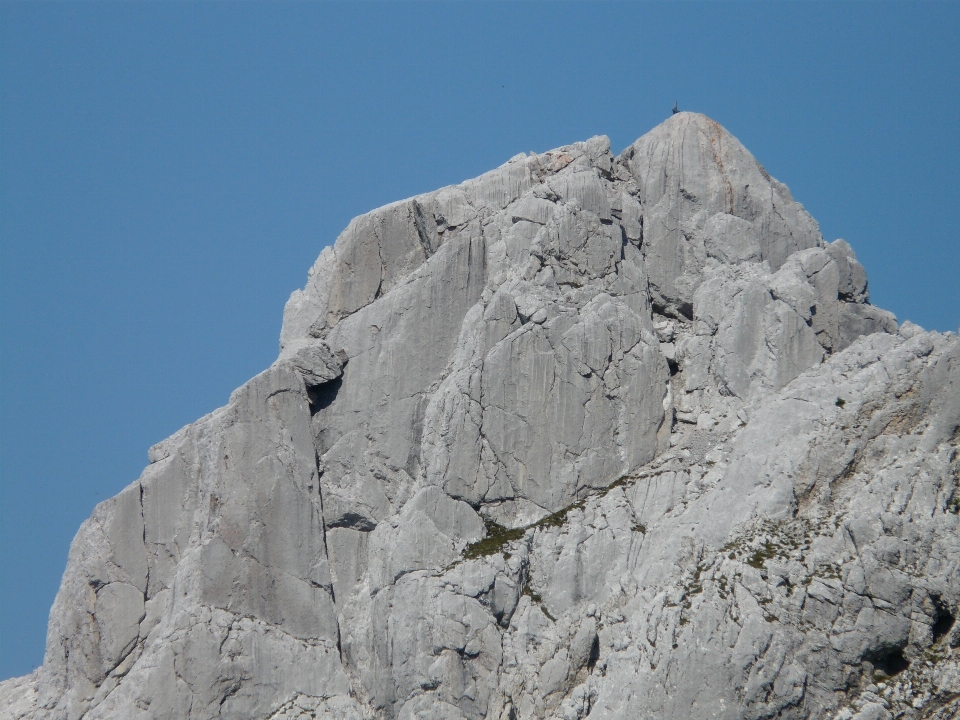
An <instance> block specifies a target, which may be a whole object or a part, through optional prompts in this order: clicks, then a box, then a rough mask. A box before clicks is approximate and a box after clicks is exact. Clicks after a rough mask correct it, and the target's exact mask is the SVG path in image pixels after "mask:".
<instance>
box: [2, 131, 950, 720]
mask: <svg viewBox="0 0 960 720" xmlns="http://www.w3.org/2000/svg"><path fill="white" fill-rule="evenodd" d="M958 426H960V341H958V339H957V337H956V336H955V335H953V334H951V333H946V334H938V333H928V332H924V331H923V330H922V329H921V328H919V327H917V326H915V325H913V324H911V323H904V325H903V326H902V327H898V325H897V322H896V320H895V318H894V317H893V316H892V315H891V314H890V313H887V312H885V311H883V310H880V309H878V308H875V307H873V306H871V305H870V304H869V301H868V293H867V280H866V275H865V273H864V271H863V268H862V267H861V266H860V264H859V263H858V262H857V261H856V257H855V255H854V252H853V250H852V249H851V248H850V246H849V245H848V244H847V243H845V242H844V241H842V240H837V241H835V242H833V243H830V244H827V243H825V242H824V241H823V239H822V238H821V236H820V232H819V230H818V228H817V225H816V222H815V221H814V220H813V219H812V218H811V217H810V215H809V214H808V213H807V212H806V211H805V210H804V209H803V207H802V206H801V205H799V204H797V203H796V202H794V200H793V199H792V197H791V195H790V192H789V190H788V189H787V188H786V186H784V185H783V184H781V183H779V182H777V181H776V180H774V179H773V178H771V177H770V176H769V175H768V174H767V173H766V171H765V170H764V169H763V168H762V167H761V166H760V165H759V164H758V163H757V162H756V160H755V159H754V158H753V157H752V156H751V155H750V154H749V153H748V152H747V151H746V149H744V148H743V147H742V146H741V145H740V144H739V142H737V140H736V139H735V138H734V137H733V136H731V135H730V134H729V133H728V132H727V131H726V130H724V129H723V128H721V127H720V126H719V125H718V124H717V123H715V122H713V121H712V120H709V119H708V118H705V117H703V116H701V115H696V114H693V113H679V114H677V115H675V116H674V117H672V118H671V119H670V120H668V121H667V122H665V123H663V124H662V125H660V126H659V127H657V128H655V129H654V130H653V131H651V132H650V133H648V134H647V135H645V136H644V137H642V138H641V139H640V140H638V141H637V142H636V143H634V144H633V145H631V146H630V147H628V148H627V149H626V150H625V151H624V152H623V153H622V154H621V155H620V156H619V157H614V156H613V155H612V154H611V152H610V148H609V143H608V141H607V140H606V139H605V138H593V139H591V140H589V141H587V142H584V143H577V144H575V145H571V146H567V147H564V148H560V149H558V150H554V151H552V152H548V153H543V154H540V155H533V154H531V155H529V156H527V155H519V156H517V157H515V158H513V159H512V160H510V161H509V162H508V163H506V164H505V165H503V166H501V167H500V168H497V169H496V170H494V171H492V172H490V173H487V174H486V175H483V176H481V177H479V178H477V179H475V180H471V181H468V182H465V183H463V184H461V185H458V186H454V187H448V188H443V189H442V190H439V191H437V192H434V193H430V194H426V195H421V196H418V197H416V198H413V199H411V200H407V201H403V202H399V203H395V204H393V205H389V206H386V207H383V208H380V209H378V210H375V211H373V212H371V213H368V214H367V215H364V216H361V217H359V218H357V219H355V220H354V221H353V222H352V223H351V224H350V226H349V227H348V228H347V229H346V230H345V231H344V232H343V234H342V235H341V236H340V238H338V240H337V242H336V244H335V245H333V246H332V247H328V248H326V249H325V250H324V251H323V252H322V253H321V255H320V258H319V259H318V261H317V263H316V265H314V267H313V268H312V270H311V271H310V275H309V279H308V282H307V286H306V287H305V288H304V289H303V290H302V291H296V292H294V294H293V295H292V296H291V298H290V301H289V302H288V304H287V307H286V310H285V313H284V325H283V331H282V336H281V352H280V357H279V359H278V360H277V361H276V363H274V365H273V366H271V367H270V368H269V369H268V370H266V371H265V372H264V373H262V374H261V375H258V376H257V377H255V378H254V379H253V380H251V381H250V382H249V383H247V384H246V385H244V386H243V387H242V388H240V389H239V390H237V391H236V392H235V393H234V394H233V396H232V397H231V399H230V402H229V404H228V405H227V406H226V407H224V408H221V409H220V410H217V411H216V412H214V413H212V414H211V415H208V416H207V417H205V418H202V419H201V420H199V421H197V422H196V423H194V424H193V425H190V426H188V427H186V428H184V429H183V430H181V431H180V432H178V433H177V434H175V435H174V436H172V437H171V438H169V439H168V440H165V441H164V442H162V443H160V444H159V445H157V446H155V447H154V448H152V449H151V451H150V461H151V464H150V465H149V466H148V467H147V469H146V470H145V471H144V473H143V475H142V476H141V478H140V479H139V480H138V481H137V482H135V483H134V484H132V485H131V486H129V487H128V488H127V489H126V490H124V491H123V492H122V493H121V494H120V495H118V496H117V497H115V498H112V499H111V500H108V501H106V502H105V503H102V504H101V505H99V506H98V507H97V509H96V511H95V512H94V515H93V517H91V518H90V520H88V521H87V522H86V523H84V525H83V526H82V527H81V529H80V532H79V533H78V535H77V538H76V539H75V541H74V543H73V546H72V549H71V553H70V560H69V563H68V567H67V571H66V573H65V575H64V579H63V583H62V585H61V589H60V592H59V594H58V596H57V600H56V603H55V605H54V607H53V609H52V611H51V616H50V625H49V631H48V638H47V652H46V657H45V660H44V664H43V666H42V667H41V668H39V669H38V670H37V672H36V673H34V674H33V675H30V676H27V677H25V678H17V679H14V680H9V681H7V682H5V683H2V684H0V717H3V718H16V719H18V720H19V719H21V718H35V719H37V720H40V719H41V718H42V719H48V718H49V719H51V720H52V719H54V718H56V719H57V720H60V719H65V720H79V719H80V718H87V719H93V718H124V719H132V720H133V719H138V718H142V719H144V720H146V719H147V718H189V719H190V720H199V719H200V718H204V719H205V718H272V719H274V720H281V719H282V720H293V719H295V718H296V719H297V720H301V719H305V718H331V719H333V718H337V719H340V718H343V719H346V718H364V719H370V720H373V719H378V720H379V719H381V718H401V719H413V718H425V719H426V718H434V719H436V720H440V719H441V718H442V719H444V720H460V719H464V720H465V719H471V720H473V719H480V718H487V719H491V720H493V719H496V720H520V719H523V720H527V719H534V718H563V719H564V720H572V719H575V718H585V717H589V718H593V719H600V718H623V717H637V718H640V717H649V718H664V719H666V718H680V717H682V718H688V719H690V720H695V719H697V718H729V719H731V720H733V719H735V718H736V719H740V718H742V719H747V718H750V719H751V720H752V719H760V718H798V719H799V718H809V719H813V718H829V717H837V718H840V719H842V720H850V719H851V718H855V719H856V720H868V719H875V718H892V717H908V718H937V719H941V720H942V719H945V718H948V717H955V716H956V715H957V713H958V712H960V705H958V703H960V665H958V658H960V653H958V651H957V649H956V648H957V646H958V645H960V628H958V627H957V626H956V625H955V623H954V619H955V618H956V616H957V612H958V605H960V532H958V530H960V528H958V524H960V516H958V512H960V490H958V472H960V458H958V432H960V431H958Z"/></svg>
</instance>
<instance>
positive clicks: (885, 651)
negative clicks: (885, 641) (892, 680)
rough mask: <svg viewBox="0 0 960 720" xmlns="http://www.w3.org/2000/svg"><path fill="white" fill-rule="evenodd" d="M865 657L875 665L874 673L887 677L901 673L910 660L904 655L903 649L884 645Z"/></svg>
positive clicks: (864, 657)
mask: <svg viewBox="0 0 960 720" xmlns="http://www.w3.org/2000/svg"><path fill="white" fill-rule="evenodd" d="M863 659H864V660H866V661H867V662H869V663H870V664H871V665H873V670H874V673H875V674H876V673H879V674H882V675H884V676H886V677H894V676H895V675H899V674H900V673H902V672H903V671H904V670H906V669H907V668H908V667H910V661H909V660H907V658H906V657H904V655H903V649H902V648H898V647H883V648H880V649H878V650H874V651H872V652H870V653H867V654H866V655H864V656H863Z"/></svg>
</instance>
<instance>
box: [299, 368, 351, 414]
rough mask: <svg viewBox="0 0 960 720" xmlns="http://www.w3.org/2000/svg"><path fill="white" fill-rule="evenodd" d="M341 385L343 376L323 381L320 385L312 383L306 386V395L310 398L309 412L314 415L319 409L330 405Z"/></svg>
mask: <svg viewBox="0 0 960 720" xmlns="http://www.w3.org/2000/svg"><path fill="white" fill-rule="evenodd" d="M342 385H343V377H338V378H337V379H336V380H331V381H330V382H325V383H323V384H322V385H314V386H313V387H308V388H307V397H308V398H309V399H310V414H311V415H316V414H317V413H318V412H320V411H321V410H324V409H325V408H328V407H330V405H331V404H332V403H333V401H334V400H336V399H337V393H338V392H340V387H341V386H342Z"/></svg>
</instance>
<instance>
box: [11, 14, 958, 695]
mask: <svg viewBox="0 0 960 720" xmlns="http://www.w3.org/2000/svg"><path fill="white" fill-rule="evenodd" d="M958 37H960V3H955V2H950V3H948V2H940V3H931V4H914V3H895V4H890V5H882V4H877V3H852V2H851V3H830V4H827V3H822V4H815V5H808V4H801V3H764V4H759V3H756V4H734V3H715V4H679V3H658V4H641V3H601V2H590V3H573V2H566V3H556V4H550V3H486V2H463V3H454V2H450V3H444V4H441V3H413V2H393V3H387V4H375V3H370V2H356V3H346V2H343V3H341V2H319V3H291V4H279V3H263V4H258V3H253V2H247V3H232V4H220V3H196V4H194V3H181V2H178V3H145V2H138V3H34V2H29V3H28V2H9V1H4V2H2V3H0V59H2V73H0V243H2V245H0V253H2V254H0V303H2V305H0V321H2V326H0V332H2V334H0V343H2V344H0V363H2V364H0V383H2V384H0V392H2V395H0V432H2V434H0V442H2V445H0V483H2V484H0V493H2V495H0V502H2V505H0V523H2V525H0V678H5V677H9V676H12V675H18V674H22V673H26V672H29V671H30V670H32V669H33V668H34V667H35V666H37V665H38V664H39V663H40V662H41V660H42V657H43V644H44V637H45V626H46V619H47V613H48V611H49V608H50V605H51V604H52V602H53V598H54V595H55V593H56V590H57V587H58V585H59V582H60V576H61V573H62V572H63V568H64V566H65V563H66V559H67V551H68V548H69V543H70V541H71V539H72V538H73V535H74V534H75V532H76V530H77V528H78V527H79V525H80V523H81V522H82V521H83V520H84V519H85V518H86V517H88V516H89V514H90V512H91V510H92V509H93V507H94V505H95V504H96V503H97V502H99V501H101V500H104V499H106V498H107V497H109V496H110V495H113V494H115V493H116V492H118V491H119V490H120V489H121V488H122V487H124V486H125V485H127V484H128V483H130V482H131V481H133V480H135V479H136V478H137V476H138V475H139V474H140V471H141V469H142V467H143V466H144V464H145V463H146V450H147V448H148V446H150V445H151V444H153V443H155V442H157V441H158V440H161V439H162V438H164V437H166V436H167V435H169V434H171V433H172V432H174V431H175V430H177V429H178V428H179V427H181V426H182V425H184V424H186V423H189V422H191V421H193V420H195V419H196V418H198V417H200V416H201V415H203V414H205V413H207V412H209V411H211V410H213V409H214V408H216V407H218V406H220V405H222V404H224V403H225V402H226V400H227V398H228V396H229V394H230V392H231V390H233V389H234V388H235V387H237V386H238V385H240V384H241V383H243V382H244V381H245V380H247V379H248V378H249V377H251V376H253V375H254V374H256V373H257V372H259V371H260V370H262V369H263V368H265V367H266V366H267V365H269V364H270V362H271V361H272V360H273V359H274V357H275V355H276V351H277V338H278V335H279V330H280V320H281V312H282V309H283V304H284V302H285V301H286V299H287V297H288V295H289V293H290V292H291V291H292V290H293V289H294V288H297V287H300V286H302V285H303V283H304V281H305V279H306V273H307V269H308V268H309V266H310V265H311V264H312V262H313V260H314V259H315V257H316V256H317V254H318V253H319V252H320V250H321V249H322V248H323V247H324V246H325V245H327V244H329V243H331V242H332V241H333V240H334V239H335V238H336V236H337V234H338V233H339V232H340V230H341V229H342V228H343V227H345V226H346V224H347V222H348V221H349V220H350V218H351V217H353V216H354V215H357V214H359V213H362V212H365V211H367V210H370V209H372V208H374V207H376V206H379V205H382V204H384V203H387V202H390V201H393V200H397V199H400V198H403V197H407V196H410V195H413V194H416V193H419V192H424V191H428V190H432V189H435V188H437V187H440V186H442V185H446V184H450V183H455V182H459V181H461V180H464V179H466V178H469V177H473V176H475V175H477V174H479V173H481V172H483V171H485V170H487V169H490V168H492V167H494V166H496V165H499V164H500V163H502V162H504V161H505V160H507V159H508V158H509V157H511V156H512V155H515V154H516V153H518V152H521V151H530V150H536V151H544V150H548V149H550V148H553V147H556V146H558V145H562V144H566V143H569V142H573V141H576V140H581V139H586V138H588V137H590V136H592V135H597V134H605V135H608V136H609V137H610V138H611V141H612V143H613V146H614V150H615V151H619V150H621V149H622V148H623V147H624V146H626V145H627V144H629V143H630V142H632V141H633V140H634V139H636V138H637V137H638V136H640V135H641V134H643V133H644V132H646V131H647V130H649V129H650V128H652V127H653V126H655V125H656V124H658V123H659V122H661V121H662V120H663V119H665V118H666V117H667V116H668V115H669V113H670V108H671V107H672V106H673V103H674V101H677V102H678V103H679V105H680V108H681V109H684V110H696V111H699V112H703V113H706V114H707V115H709V116H711V117H713V118H714V119H715V120H717V121H719V122H720V123H721V124H723V125H724V126H725V127H726V128H727V129H729V130H730V131H731V132H732V133H733V134H734V135H736V136H737V137H738V138H740V140H741V141H742V142H743V143H744V144H745V145H746V146H747V147H748V148H749V149H750V150H751V151H752V152H753V153H754V155H756V156H757V158H758V159H759V160H760V162H762V163H763V164H764V165H765V166H766V168H767V169H768V170H769V171H770V173H771V174H773V175H774V176H775V177H777V178H778V179H779V180H781V181H783V182H785V183H787V184H788V185H789V186H790V188H791V189H792V191H793V194H794V196H795V197H796V198H797V199H798V200H799V201H800V202H802V203H804V204H805V205H806V207H807V208H808V209H809V210H810V211H811V213H812V214H813V215H814V217H816V218H817V220H818V221H819V222H820V226H821V228H822V230H823V234H824V236H825V237H826V238H827V239H828V240H832V239H833V238H836V237H844V238H846V239H847V240H848V241H849V242H850V243H851V244H852V245H853V247H854V248H855V250H856V252H857V254H858V255H859V257H860V259H861V261H862V262H863V264H864V265H865V266H866V268H867V272H868V275H869V277H870V284H871V291H872V297H873V301H874V303H875V304H877V305H880V306H882V307H884V308H887V309H889V310H892V311H893V312H894V313H896V315H897V316H898V318H900V319H901V320H903V319H911V320H913V321H915V322H918V323H920V324H921V325H923V326H925V327H928V328H935V329H939V330H953V331H956V330H957V326H958V324H960V281H958V276H960V251H958V243H957V210H958V208H960V82H958V77H960V51H958V48H960V43H958V41H957V38H958Z"/></svg>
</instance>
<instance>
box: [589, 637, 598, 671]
mask: <svg viewBox="0 0 960 720" xmlns="http://www.w3.org/2000/svg"><path fill="white" fill-rule="evenodd" d="M599 659H600V636H599V635H594V636H593V644H592V645H590V657H588V658H587V669H588V670H590V672H593V669H594V668H595V667H596V666H597V660H599Z"/></svg>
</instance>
